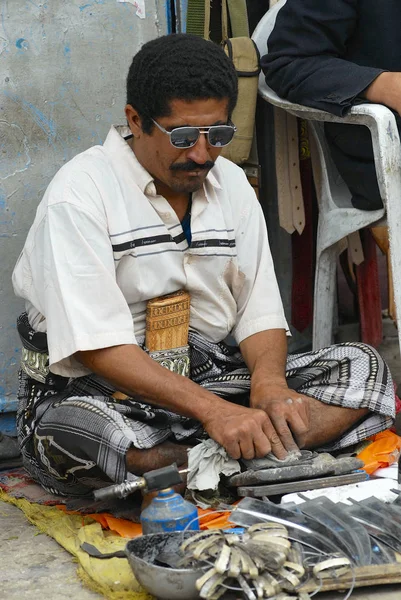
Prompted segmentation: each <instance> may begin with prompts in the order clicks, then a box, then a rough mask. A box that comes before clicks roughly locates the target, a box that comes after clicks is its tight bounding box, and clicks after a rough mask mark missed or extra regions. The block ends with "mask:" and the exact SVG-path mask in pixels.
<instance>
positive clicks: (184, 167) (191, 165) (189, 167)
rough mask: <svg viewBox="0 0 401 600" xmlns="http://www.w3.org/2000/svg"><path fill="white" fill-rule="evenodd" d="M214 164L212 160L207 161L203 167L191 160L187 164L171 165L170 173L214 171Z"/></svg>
mask: <svg viewBox="0 0 401 600" xmlns="http://www.w3.org/2000/svg"><path fill="white" fill-rule="evenodd" d="M213 167H214V162H213V161H212V160H207V161H206V162H205V163H203V165H199V164H198V163H196V162H193V161H192V160H189V161H188V162H185V163H174V164H172V165H170V171H210V169H213Z"/></svg>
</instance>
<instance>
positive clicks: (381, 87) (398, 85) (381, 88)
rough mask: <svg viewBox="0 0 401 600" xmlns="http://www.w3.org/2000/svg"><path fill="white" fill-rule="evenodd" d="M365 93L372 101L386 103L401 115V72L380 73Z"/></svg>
mask: <svg viewBox="0 0 401 600" xmlns="http://www.w3.org/2000/svg"><path fill="white" fill-rule="evenodd" d="M363 95H364V96H365V98H367V99H368V100H370V102H377V103H378V104H385V105H386V106H388V107H389V108H392V109H393V110H395V111H397V112H398V114H399V115H401V73H398V72H390V71H386V72H384V73H380V75H379V76H378V77H376V79H375V80H374V81H373V82H372V83H371V84H370V86H369V87H368V88H367V89H366V90H365V93H364V94H363Z"/></svg>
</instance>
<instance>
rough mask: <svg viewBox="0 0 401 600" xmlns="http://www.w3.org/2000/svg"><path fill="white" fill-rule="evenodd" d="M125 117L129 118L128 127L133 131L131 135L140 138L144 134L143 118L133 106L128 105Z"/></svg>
mask: <svg viewBox="0 0 401 600" xmlns="http://www.w3.org/2000/svg"><path fill="white" fill-rule="evenodd" d="M125 116H126V117H127V122H128V127H129V128H130V129H131V133H132V135H133V136H134V137H135V138H139V137H140V136H141V134H142V133H143V132H142V122H141V117H140V116H139V114H138V112H137V111H136V110H135V108H134V107H133V106H131V104H127V105H126V107H125Z"/></svg>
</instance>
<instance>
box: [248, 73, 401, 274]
mask: <svg viewBox="0 0 401 600" xmlns="http://www.w3.org/2000/svg"><path fill="white" fill-rule="evenodd" d="M259 95H260V96H261V97H262V98H263V99H264V100H266V102H269V103H270V104H273V105H274V106H276V107H277V108H282V109H283V110H285V111H287V112H289V113H290V114H292V115H294V116H296V117H300V118H301V119H306V120H308V121H320V122H325V123H328V122H329V123H330V122H331V123H349V124H351V125H365V126H366V127H368V128H369V130H370V132H371V135H372V143H373V152H374V159H375V166H376V174H377V180H378V184H379V189H380V193H381V197H382V199H383V202H384V204H385V206H386V207H387V210H389V203H390V198H393V199H395V198H396V199H397V202H399V203H401V198H400V196H401V145H400V136H399V132H398V127H397V122H396V120H395V116H394V113H393V112H392V111H391V110H390V109H389V108H387V106H384V105H382V104H371V103H364V104H357V105H355V106H353V107H352V108H351V110H350V111H349V113H348V114H347V115H345V116H344V117H339V116H337V115H332V114H331V113H328V112H326V111H324V110H317V109H315V108H311V107H309V106H303V105H301V104H293V103H292V102H288V100H284V99H283V98H280V97H279V96H278V95H277V94H276V93H275V92H274V91H273V90H272V89H271V88H270V87H269V86H268V85H267V84H266V81H265V79H264V76H263V73H261V74H260V77H259ZM393 202H394V200H393ZM400 233H401V223H400ZM400 271H401V265H400Z"/></svg>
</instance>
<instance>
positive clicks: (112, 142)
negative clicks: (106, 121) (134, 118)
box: [104, 125, 221, 196]
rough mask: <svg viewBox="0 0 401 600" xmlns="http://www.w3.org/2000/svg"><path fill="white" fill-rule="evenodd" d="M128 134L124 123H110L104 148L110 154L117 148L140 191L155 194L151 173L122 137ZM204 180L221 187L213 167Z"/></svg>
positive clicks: (149, 194)
mask: <svg viewBox="0 0 401 600" xmlns="http://www.w3.org/2000/svg"><path fill="white" fill-rule="evenodd" d="M130 135H132V134H131V130H130V128H129V127H127V126H125V125H112V126H111V127H110V131H109V133H108V135H107V138H106V140H105V142H104V148H105V149H106V150H107V151H108V152H111V154H113V152H114V151H115V150H117V149H118V152H119V155H120V156H121V154H122V156H123V157H125V160H126V161H127V166H129V167H130V168H131V169H132V171H133V173H132V174H133V176H134V178H135V181H136V183H137V185H138V187H139V188H140V190H141V192H142V193H144V194H145V195H146V196H156V188H155V185H154V179H153V177H152V175H151V174H150V173H148V171H147V170H146V169H145V168H144V167H143V166H142V165H141V163H140V162H139V160H138V159H137V158H136V156H135V154H134V153H133V151H132V149H131V147H130V146H129V145H128V144H127V142H126V140H125V139H124V138H126V137H128V136H130ZM128 163H129V165H128ZM206 182H208V183H210V185H212V186H213V187H214V188H216V189H221V186H220V184H219V182H218V181H217V179H216V177H215V176H214V174H213V169H212V170H211V171H209V173H208V174H207V177H206Z"/></svg>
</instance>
